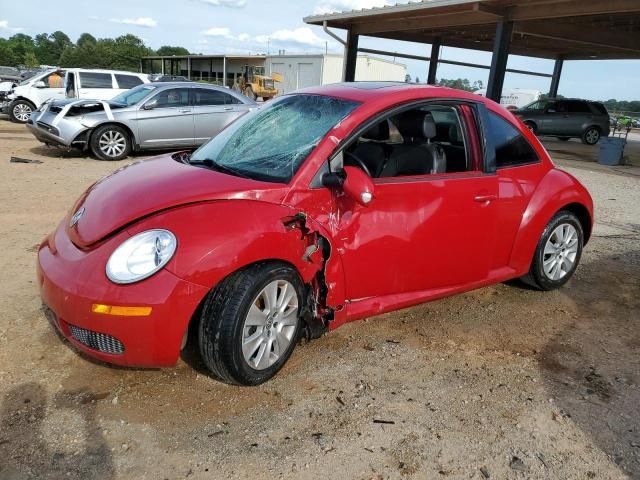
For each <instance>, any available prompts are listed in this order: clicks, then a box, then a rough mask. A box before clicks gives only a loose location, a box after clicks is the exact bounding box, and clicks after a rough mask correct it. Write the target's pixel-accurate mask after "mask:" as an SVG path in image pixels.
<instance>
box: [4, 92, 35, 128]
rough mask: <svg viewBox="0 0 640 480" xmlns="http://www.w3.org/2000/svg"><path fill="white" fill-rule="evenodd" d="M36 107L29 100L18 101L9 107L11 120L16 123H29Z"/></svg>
mask: <svg viewBox="0 0 640 480" xmlns="http://www.w3.org/2000/svg"><path fill="white" fill-rule="evenodd" d="M35 110H36V106H35V105H34V104H33V103H31V102H30V101H28V100H24V99H21V98H20V99H18V100H14V101H13V102H11V105H9V119H10V120H11V121H12V122H16V123H27V122H28V121H29V117H31V114H32V113H33V112H34V111H35Z"/></svg>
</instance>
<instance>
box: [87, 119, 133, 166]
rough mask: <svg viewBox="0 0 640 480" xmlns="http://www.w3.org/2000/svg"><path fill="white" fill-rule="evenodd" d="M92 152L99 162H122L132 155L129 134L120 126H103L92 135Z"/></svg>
mask: <svg viewBox="0 0 640 480" xmlns="http://www.w3.org/2000/svg"><path fill="white" fill-rule="evenodd" d="M90 145H91V151H92V152H93V154H94V155H95V156H96V158H98V160H107V161H112V160H114V161H115V160H122V159H123V158H126V157H127V156H128V155H129V153H131V137H130V136H129V132H127V131H126V130H125V129H124V128H122V127H120V126H118V125H103V126H102V127H98V128H97V129H96V130H95V131H94V132H93V134H92V135H91V140H90Z"/></svg>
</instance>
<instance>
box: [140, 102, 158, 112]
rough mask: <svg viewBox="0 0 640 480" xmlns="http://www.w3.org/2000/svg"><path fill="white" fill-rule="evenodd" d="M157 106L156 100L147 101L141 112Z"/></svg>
mask: <svg viewBox="0 0 640 480" xmlns="http://www.w3.org/2000/svg"><path fill="white" fill-rule="evenodd" d="M157 106H158V100H157V99H153V100H149V101H148V102H147V103H145V104H144V105H143V107H142V109H143V110H153V109H154V108H156V107H157Z"/></svg>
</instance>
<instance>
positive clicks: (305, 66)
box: [298, 63, 314, 88]
mask: <svg viewBox="0 0 640 480" xmlns="http://www.w3.org/2000/svg"><path fill="white" fill-rule="evenodd" d="M313 86H314V82H313V63H298V88H306V87H313Z"/></svg>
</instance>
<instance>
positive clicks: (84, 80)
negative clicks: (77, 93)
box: [80, 72, 113, 88]
mask: <svg viewBox="0 0 640 480" xmlns="http://www.w3.org/2000/svg"><path fill="white" fill-rule="evenodd" d="M80 85H81V87H82V88H113V81H112V79H111V74H110V73H97V72H80Z"/></svg>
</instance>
